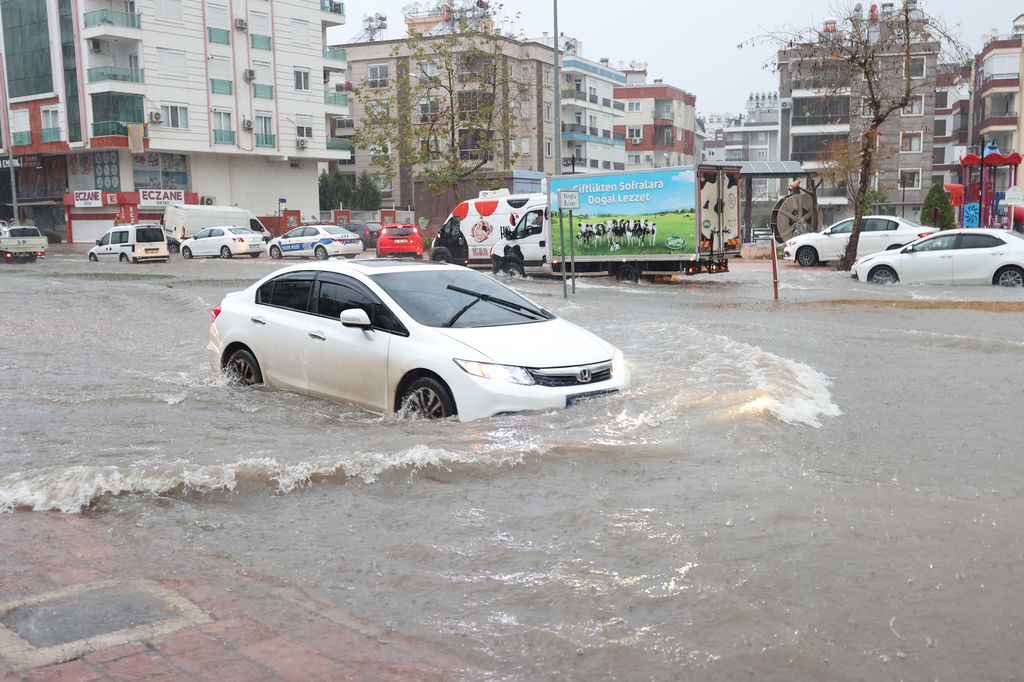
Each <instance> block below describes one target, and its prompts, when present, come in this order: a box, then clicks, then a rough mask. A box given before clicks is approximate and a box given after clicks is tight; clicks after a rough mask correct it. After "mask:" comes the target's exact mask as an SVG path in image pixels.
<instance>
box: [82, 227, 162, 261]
mask: <svg viewBox="0 0 1024 682" xmlns="http://www.w3.org/2000/svg"><path fill="white" fill-rule="evenodd" d="M169 259H170V256H169V255H168V251H167V238H166V236H165V235H164V231H163V230H162V229H160V226H159V225H115V226H114V227H112V228H110V229H109V230H107V233H106V234H105V235H103V237H102V238H101V239H97V240H96V246H94V247H92V248H91V249H89V260H91V261H93V262H96V261H100V260H119V261H122V262H128V261H131V262H133V263H141V262H145V261H164V262H165V263H166V262H167V261H168V260H169Z"/></svg>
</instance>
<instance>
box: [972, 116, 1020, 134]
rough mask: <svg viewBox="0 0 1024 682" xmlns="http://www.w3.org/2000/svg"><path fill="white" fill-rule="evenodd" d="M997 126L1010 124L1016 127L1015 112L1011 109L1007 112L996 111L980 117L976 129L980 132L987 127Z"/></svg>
mask: <svg viewBox="0 0 1024 682" xmlns="http://www.w3.org/2000/svg"><path fill="white" fill-rule="evenodd" d="M999 126H1012V127H1014V128H1016V127H1017V113H1016V112H1013V111H1011V112H1009V113H997V114H993V115H990V116H986V117H985V118H983V119H981V121H980V122H979V123H978V130H979V132H980V131H984V130H986V129H988V128H996V127H999Z"/></svg>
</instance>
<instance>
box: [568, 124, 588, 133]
mask: <svg viewBox="0 0 1024 682" xmlns="http://www.w3.org/2000/svg"><path fill="white" fill-rule="evenodd" d="M562 132H563V133H580V134H583V135H586V133H587V126H585V125H582V124H580V123H563V124H562Z"/></svg>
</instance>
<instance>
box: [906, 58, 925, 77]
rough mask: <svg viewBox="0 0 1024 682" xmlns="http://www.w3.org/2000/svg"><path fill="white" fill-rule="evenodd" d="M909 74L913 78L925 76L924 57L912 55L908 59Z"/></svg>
mask: <svg viewBox="0 0 1024 682" xmlns="http://www.w3.org/2000/svg"><path fill="white" fill-rule="evenodd" d="M907 74H908V75H909V76H910V77H911V78H924V57H911V58H910V59H908V60H907Z"/></svg>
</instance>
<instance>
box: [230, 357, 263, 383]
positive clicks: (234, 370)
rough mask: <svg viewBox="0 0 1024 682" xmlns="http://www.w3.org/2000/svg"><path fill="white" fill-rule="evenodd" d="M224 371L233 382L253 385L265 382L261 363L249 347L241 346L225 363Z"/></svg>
mask: <svg viewBox="0 0 1024 682" xmlns="http://www.w3.org/2000/svg"><path fill="white" fill-rule="evenodd" d="M224 373H225V374H226V375H227V377H228V380H229V381H231V382H232V383H239V384H244V385H245V386H253V385H254V384H262V383H263V372H261V371H260V364H259V363H258V362H256V356H254V355H253V354H252V353H251V352H250V351H249V349H248V348H239V349H238V350H236V351H235V352H233V353H232V354H231V356H230V357H229V358H228V361H227V362H226V363H224Z"/></svg>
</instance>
